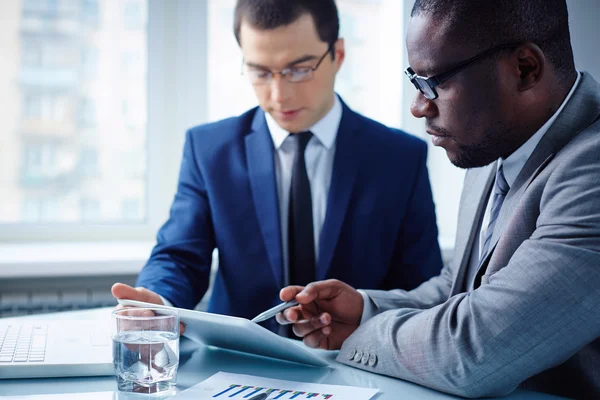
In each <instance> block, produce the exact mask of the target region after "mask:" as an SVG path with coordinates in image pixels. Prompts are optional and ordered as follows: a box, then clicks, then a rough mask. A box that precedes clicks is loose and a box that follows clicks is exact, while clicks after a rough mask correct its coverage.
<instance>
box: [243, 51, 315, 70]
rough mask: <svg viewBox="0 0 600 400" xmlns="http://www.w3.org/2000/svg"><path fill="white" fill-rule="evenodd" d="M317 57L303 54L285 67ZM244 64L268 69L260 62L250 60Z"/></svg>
mask: <svg viewBox="0 0 600 400" xmlns="http://www.w3.org/2000/svg"><path fill="white" fill-rule="evenodd" d="M318 59H319V57H317V56H315V55H308V54H307V55H305V56H302V57H299V58H297V59H295V60H294V61H292V62H290V63H287V64H286V66H285V68H289V67H293V66H294V65H298V64H301V63H303V62H307V61H312V60H318ZM246 65H247V66H249V67H252V68H258V69H269V68H268V67H265V66H264V65H260V64H255V63H252V62H246Z"/></svg>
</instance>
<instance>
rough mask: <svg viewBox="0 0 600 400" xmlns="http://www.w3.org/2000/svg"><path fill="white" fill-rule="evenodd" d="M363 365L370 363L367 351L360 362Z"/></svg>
mask: <svg viewBox="0 0 600 400" xmlns="http://www.w3.org/2000/svg"><path fill="white" fill-rule="evenodd" d="M360 362H361V363H363V364H365V365H367V363H368V362H369V353H367V352H366V351H365V352H364V353H363V356H362V359H361V360H360Z"/></svg>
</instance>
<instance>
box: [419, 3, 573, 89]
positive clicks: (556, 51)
mask: <svg viewBox="0 0 600 400" xmlns="http://www.w3.org/2000/svg"><path fill="white" fill-rule="evenodd" d="M419 14H426V15H430V16H432V17H433V18H435V19H439V20H442V21H447V22H448V23H449V25H450V35H453V36H454V38H455V39H457V40H460V41H461V42H464V43H469V44H473V45H475V47H477V48H478V49H479V50H485V48H486V47H488V48H491V47H493V46H497V45H501V44H505V43H524V42H533V43H535V44H537V45H538V46H539V47H540V49H541V50H542V51H543V52H544V55H545V56H546V58H547V59H548V60H549V61H550V62H551V63H552V65H554V67H555V69H556V71H557V73H558V75H559V79H560V80H563V79H568V78H571V77H573V74H574V72H575V63H574V61H573V49H572V48H571V35H570V33H569V15H568V11H567V3H566V0H416V1H415V4H414V6H413V9H412V12H411V17H412V16H415V15H419Z"/></svg>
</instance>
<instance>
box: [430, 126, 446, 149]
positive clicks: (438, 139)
mask: <svg viewBox="0 0 600 400" xmlns="http://www.w3.org/2000/svg"><path fill="white" fill-rule="evenodd" d="M426 132H427V134H428V135H431V142H432V143H433V145H434V146H442V145H443V144H444V143H447V142H449V141H450V139H451V136H450V135H445V134H443V133H440V132H437V131H434V130H431V129H426Z"/></svg>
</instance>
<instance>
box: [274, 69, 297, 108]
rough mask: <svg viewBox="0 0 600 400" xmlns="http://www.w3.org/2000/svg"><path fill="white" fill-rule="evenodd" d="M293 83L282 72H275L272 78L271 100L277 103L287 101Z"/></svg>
mask: <svg viewBox="0 0 600 400" xmlns="http://www.w3.org/2000/svg"><path fill="white" fill-rule="evenodd" d="M291 86H292V84H291V83H289V82H288V81H286V80H285V79H284V77H283V76H282V75H281V74H274V75H273V78H272V80H271V100H273V102H275V103H279V104H282V103H285V102H286V100H288V99H289V98H290V97H291V93H292V87H291Z"/></svg>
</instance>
